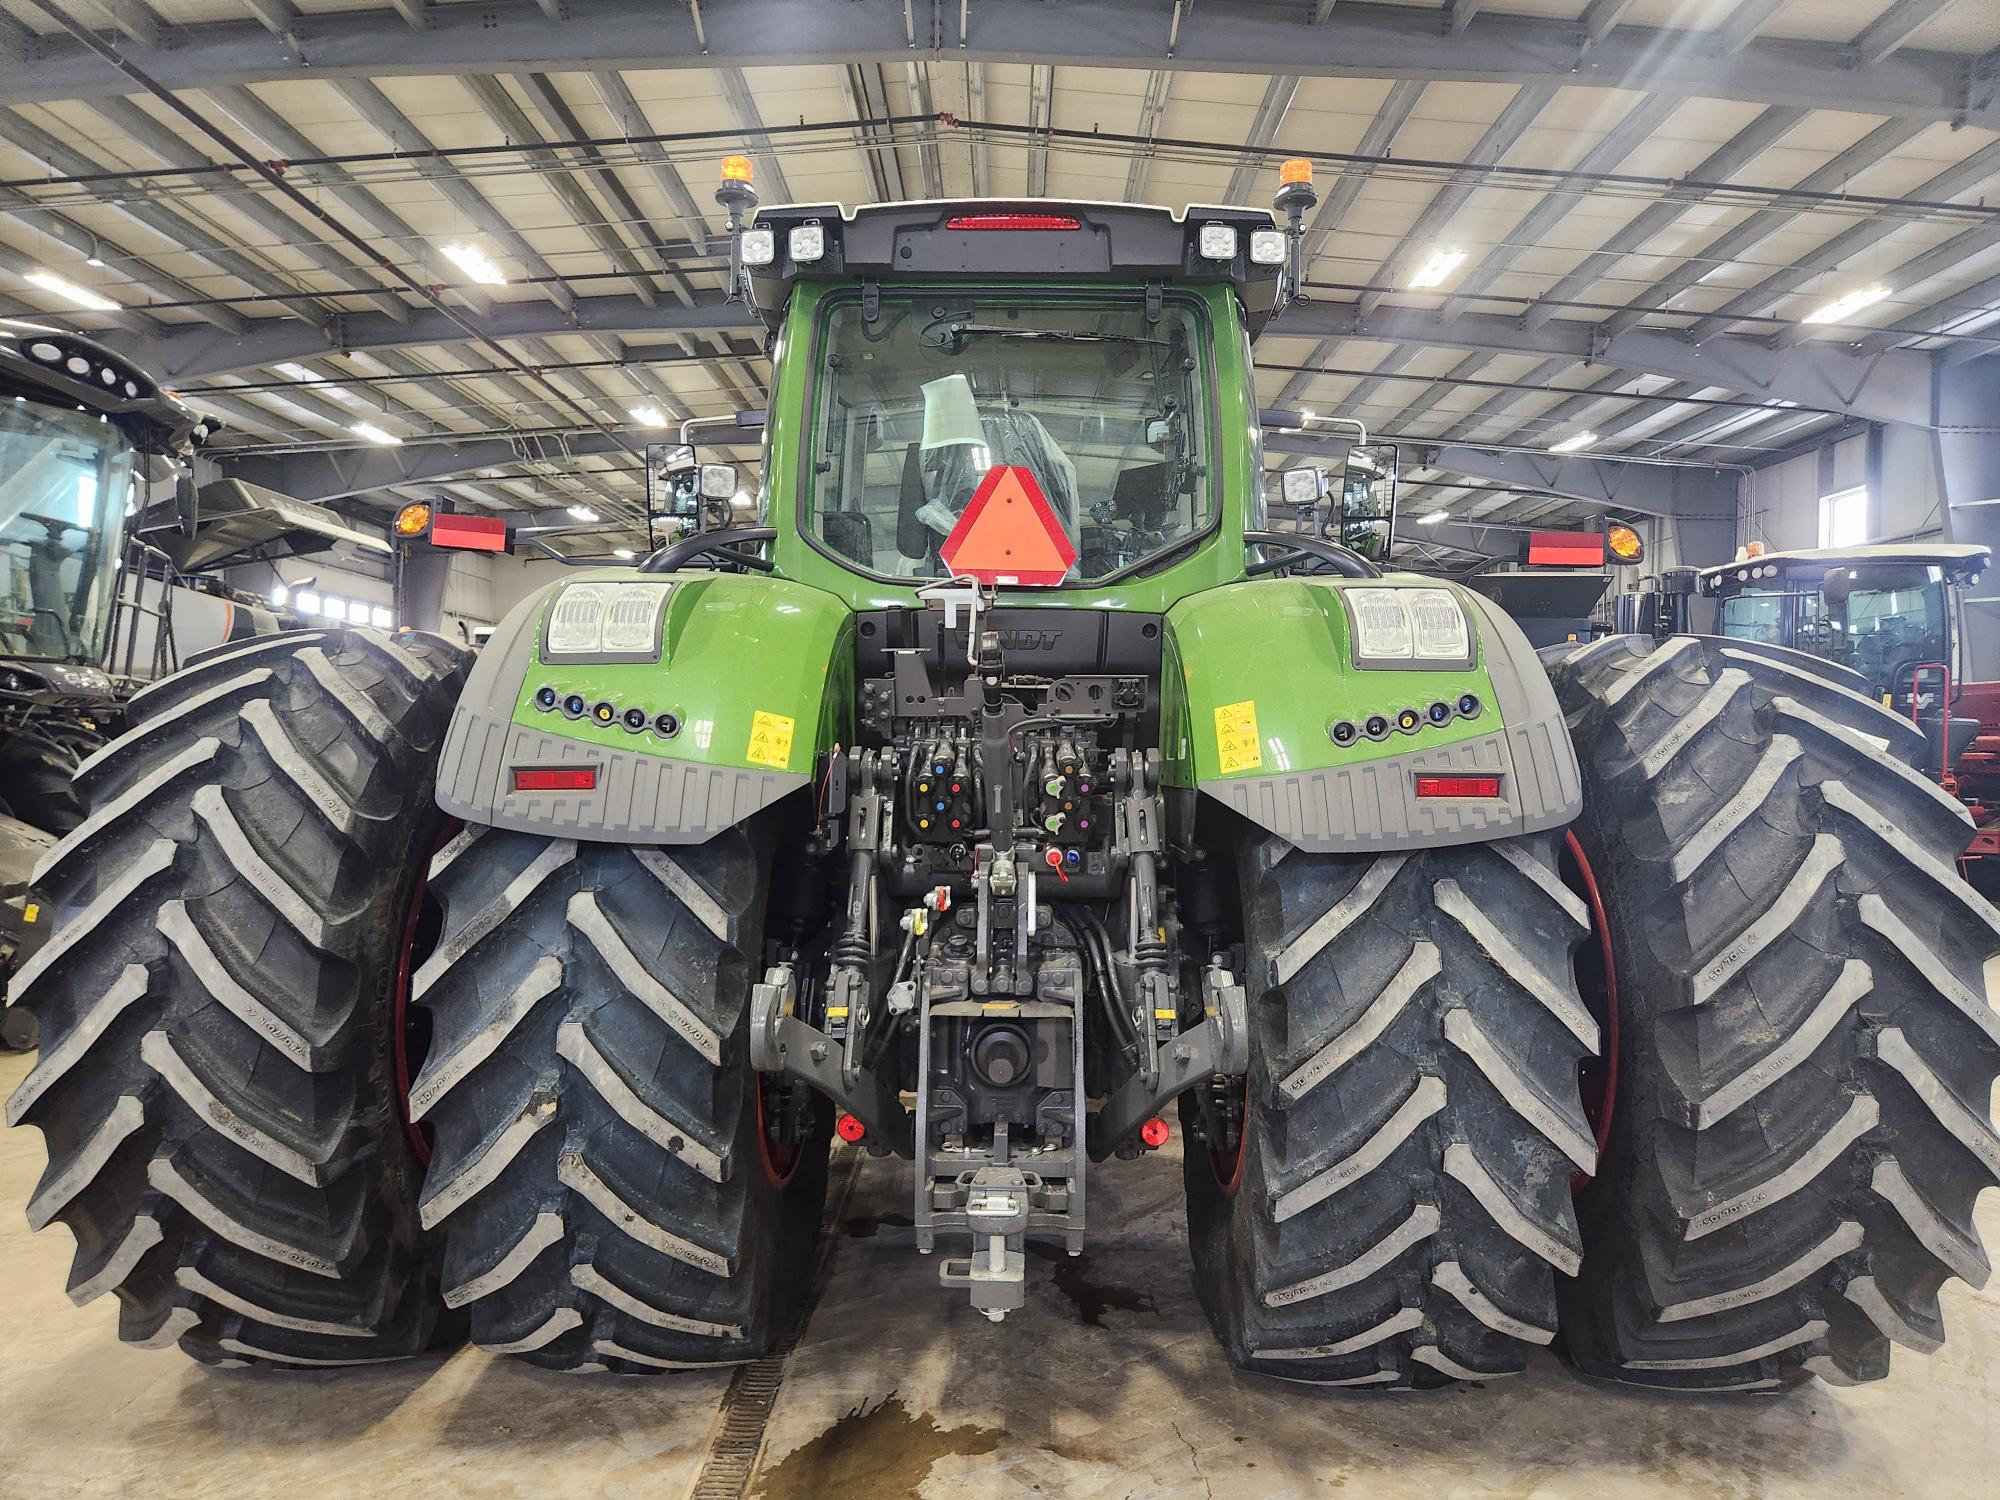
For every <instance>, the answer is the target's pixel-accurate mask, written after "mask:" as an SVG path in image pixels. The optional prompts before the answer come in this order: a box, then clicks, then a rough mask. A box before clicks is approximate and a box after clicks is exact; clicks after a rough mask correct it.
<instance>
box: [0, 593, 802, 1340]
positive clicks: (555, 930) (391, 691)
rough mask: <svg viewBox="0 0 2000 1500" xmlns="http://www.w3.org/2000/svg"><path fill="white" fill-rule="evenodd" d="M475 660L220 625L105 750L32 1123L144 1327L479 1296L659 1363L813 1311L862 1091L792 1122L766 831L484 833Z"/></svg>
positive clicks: (96, 1283)
mask: <svg viewBox="0 0 2000 1500" xmlns="http://www.w3.org/2000/svg"><path fill="white" fill-rule="evenodd" d="M466 665H467V658H466V656H465V655H464V653H462V652H460V651H459V650H457V649H456V648H455V647H452V646H451V645H449V644H448V643H446V642H444V641H442V640H439V639H437V638H435V637H430V636H423V635H415V634H410V633H404V634H401V635H397V636H394V637H388V636H384V635H381V634H378V633H375V632H372V631H337V632H305V633H298V634H287V635H282V636H276V637H269V638H266V639H263V640H260V641H257V642H254V643H251V644H249V645H245V646H240V647H230V648H225V649H224V650H222V651H220V652H217V653H214V654H212V655H211V656H210V657H208V658H207V659H205V660H203V661H202V662H199V663H197V664H195V665H192V666H191V667H190V668H189V669H188V670H186V671H184V672H182V673H180V674H178V675H176V676H174V677H172V678H169V679H167V680H165V681H163V682H162V683H160V684H159V685H158V686H156V687H153V688H150V689H148V690H147V691H146V692H144V693H142V694H141V695H139V697H138V698H136V699H135V700H134V702H133V705H132V721H133V724H134V727H133V729H132V730H131V731H130V733H128V734H127V735H125V736H124V737H123V738H122V739H120V740H118V741H116V742H115V743H114V744H112V745H111V746H110V747H109V748H108V749H106V750H105V751H103V752H102V753H101V754H99V755H97V756H95V757H93V758H92V759H91V761H89V762H87V763H86V764H85V765H84V767H83V769H82V772H81V774H80V776H79V780H78V790H79V791H80V792H81V793H82V794H83V796H84V798H85V799H86V801H87V803H88V806H89V815H88V817H87V818H86V819H85V820H84V821H83V822H82V824H81V825H80V826H79V827H78V828H77V829H76V830H75V831H74V832H72V833H71V834H70V835H69V836H68V837H67V838H66V839H65V840H64V841H63V842H62V843H61V844H60V845H59V846H57V848H56V849H55V850H54V851H52V853H51V855H50V856H49V858H48V860H46V861H45V862H44V866H43V871H42V874H41V877H40V879H39V881H38V885H39V888H40V890H41V891H42V892H43V894H44V895H45V897H46V904H47V905H48V906H49V908H50V909H51V912H52V915H53V918H54V921H55V923H56V924H57V928H56V932H55V934H54V936H53V937H52V938H51V939H50V940H49V942H48V943H47V945H46V946H45V947H44V948H43V949H42V950H41V951H40V953H38V954H37V955H36V956H35V957H34V958H33V959H32V960H31V961H30V962H29V963H28V964H27V965H26V966H24V968H23V969H22V970H21V971H20V973H19V974H17V975H16V977H15V981H14V985H13V987H12V990H11V992H10V999H11V1000H12V1002H13V1003H15V1004H16V1005H18V1006H20V1007H21V1008H22V1013H23V1014H24V1015H26V1016H32V1018H33V1019H34V1020H35V1021H36V1022H38V1023H39V1025H40V1027H41V1030H42V1036H43V1038H44V1041H45V1044H44V1046H43V1049H42V1053H41V1056H40V1058H39V1060H38V1061H37V1063H36V1065H35V1067H34V1069H33V1070H32V1071H31V1072H30V1073H29V1074H28V1076H27V1078H26V1079H25V1080H24V1081H23V1082H22V1084H21V1085H20V1086H19V1088H18V1089H17V1090H16V1091H15V1093H14V1095H13V1097H12V1098H11V1099H10V1100H9V1102H8V1106H7V1116H8V1120H9V1122H10V1123H17V1124H21V1123H25V1124H32V1125H35V1126H37V1127H38V1128H39V1129H40V1130H41V1132H42V1134H43V1137H44V1139H45V1142H46V1144H47V1147H48V1153H49V1165H48V1169H47V1170H46V1171H45V1172H44V1173H43V1175H42V1178H41V1181H40V1183H39V1184H38V1185H37V1187H36V1189H35V1192H34V1195H33V1197H32V1199H31V1200H30V1203H29V1209H28V1215H29V1221H30V1223H31V1225H33V1227H35V1228H41V1227H43V1226H44V1225H47V1224H49V1223H53V1222H61V1223H64V1224H66V1225H67V1226H68V1227H69V1228H70V1230H71V1231H72V1233H73V1234H74V1235H75V1237H76V1241H77V1252H76V1257H75V1262H74V1268H73V1270H72V1272H71V1276H70V1283H69V1292H70V1296H71V1297H72V1299H73V1300H75V1301H77V1302H79V1303H83V1302H88V1301H91V1300H92V1299H94V1298H96V1297H98V1296H101V1295H103V1294H105V1293H107V1292H108V1293H112V1294H114V1295H115V1296H116V1297H117V1298H118V1300H119V1301H120V1303H121V1304H122V1312H121V1316H120V1323H119V1333H120V1336H121V1337H122V1338H124V1339H125V1340H127V1341H128V1342H133V1343H138V1344H144V1345H149V1346H156V1345H161V1344H167V1343H176V1342H177V1343H178V1344H179V1345H180V1347H181V1348H182V1349H184V1350H185V1351H186V1352H187V1353H189V1354H190V1355H192V1356H194V1357H195V1358H197V1359H200V1360H203V1361H206V1362H210V1363H218V1364H245V1363H247V1364H268V1365H280V1366H307V1367H317V1366H326V1365H345V1364H362V1363H370V1362H374V1361H378V1360H385V1359H394V1358H398V1357H401V1356H406V1355H411V1354H417V1353H421V1352H423V1351H425V1350H426V1349H430V1348H435V1347H440V1346H449V1345H452V1344H455V1343H456V1342H458V1341H459V1340H460V1339H461V1338H462V1337H463V1336H464V1333H465V1330H466V1328H467V1326H468V1324H469V1326H470V1329H471V1332H472V1335H473V1337H474V1338H475V1339H476V1340H477V1341H478V1342H480V1343H482V1344H484V1345H486V1346H488V1347H491V1348H495V1349H502V1350H506V1351H508V1352H513V1353H519V1354H522V1355H524V1356H526V1357H528V1358H530V1359H533V1360H534V1361H535V1362H537V1363H540V1364H544V1365H550V1366H555V1367H558V1368H584V1367H610V1368H615V1369H619V1370H630V1371H640V1370H652V1369H665V1368H676V1367H680V1366H683V1365H711V1364H727V1363H732V1362H740V1361H742V1360H746V1359H751V1358H755V1357H757V1356H759V1355H761V1354H764V1353H766V1352H768V1351H769V1350H770V1349H772V1348H773V1347H774V1346H775V1345H776V1344H777V1343H778V1342H779V1340H780V1338H781V1337H782V1335H783V1333H784V1331H785V1330H786V1328H787V1327H788V1324H789V1317H790V1314H791V1312H792V1310H793V1309H794V1308H795V1307H796V1305H797V1303H798V1300H799V1298H800V1296H801V1295H802V1294H803V1291H804V1289H805V1287H806V1284H807V1281H808V1276H807V1266H806V1261H807V1259H808V1258H809V1256H810V1254H811V1249H812V1245H813V1243H814V1240H815V1238H816V1236H817V1231H818V1227H819V1213H820V1204H821V1200H822V1198H823V1196H824V1193H825V1185H826V1149H825V1148H826V1141H827V1134H828V1132H827V1129H826V1126H827V1123H828V1117H827V1113H826V1111H824V1110H821V1111H818V1112H817V1113H810V1114H806V1115H801V1114H800V1113H799V1111H797V1110H796V1109H794V1110H790V1111H788V1112H787V1113H786V1115H785V1117H784V1118H785V1119H786V1120H790V1121H792V1122H793V1123H792V1126H791V1128H789V1129H788V1130H786V1131H785V1133H784V1135H783V1138H782V1139H772V1138H771V1133H775V1132H777V1131H778V1130H780V1129H781V1128H782V1127H781V1126H780V1125H777V1124H774V1123H773V1122H772V1121H769V1120H767V1119H766V1113H767V1112H766V1111H764V1110H763V1109H761V1107H760V1104H761V1099H762V1095H761V1094H760V1093H759V1090H758V1086H757V1084H756V1082H755V1078H756V1075H754V1074H753V1073H752V1072H751V1071H750V1069H749V1066H748V1043H747V1036H748V1031H747V1025H748V1022H747V1015H748V1001H749V991H750V983H751V981H752V979H753V978H755V977H756V976H757V975H758V974H759V973H761V962H762V959H763V929H764V917H765V899H766V890H767V887H768V885H769V879H768V876H769V870H770V865H771V859H770V853H769V845H768V841H767V840H765V839H763V838H762V837H759V836H757V835H754V834H753V833H752V832H750V831H746V830H737V831H733V832H730V833H728V834H725V835H723V836H721V837H719V838H717V839H715V840H713V841H711V842H710V843H708V844H706V845H703V846H702V847H700V848H698V849H692V850H679V851H671V852H670V851H665V850H657V849H632V848H624V847H618V846H607V845H578V844H576V843H574V842H571V841H568V840H550V839H544V838H538V837H534V836H529V835H524V834H513V833H501V832H497V831H493V830H487V829H467V830H459V831H457V832H456V833H455V834H454V832H453V829H452V826H451V825H450V824H449V822H448V820H447V819H446V818H445V817H444V815H443V814H442V813H440V812H439V811H438V809H437V806H436V801H435V795H434V788H435V781H436V774H437V759H438V754H439V749H440V746H441V745H442V743H443V740H444V736H445V730H446V727H447V725H448V724H449V721H450V717H451V712H452V708H453V705H454V704H455V703H456V701H457V699H458V695H459V693H460V691H461V690H462V688H463V686H464V678H465V671H466ZM434 851H435V858H433V853H434ZM427 871H429V872H433V875H434V878H432V879H431V881H430V884H429V887H428V889H427V887H426V874H427ZM413 946H414V948H415V949H418V950H421V949H423V948H426V947H428V948H429V949H430V950H431V951H430V957H429V960H428V962H426V963H425V964H424V965H423V967H422V968H420V969H418V970H417V972H416V973H415V975H414V976H412V973H411V967H412V960H413V958H414V957H416V956H417V955H416V953H415V952H414V951H413ZM412 991H414V996H415V999H414V1004H413V1003H412ZM412 1115H414V1116H415V1118H414V1120H412V1118H411V1116H412Z"/></svg>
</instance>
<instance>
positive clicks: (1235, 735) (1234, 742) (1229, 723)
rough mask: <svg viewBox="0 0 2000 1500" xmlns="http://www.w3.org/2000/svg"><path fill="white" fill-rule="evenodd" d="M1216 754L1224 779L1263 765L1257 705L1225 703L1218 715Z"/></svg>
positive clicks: (1216, 721) (1253, 702) (1248, 700)
mask: <svg viewBox="0 0 2000 1500" xmlns="http://www.w3.org/2000/svg"><path fill="white" fill-rule="evenodd" d="M1215 754H1216V759H1217V761H1218V762H1219V763H1220V766H1221V770H1222V774H1223V775H1224V776H1229V775H1233V774H1234V773H1235V772H1237V771H1254V770H1256V769H1257V768H1258V767H1259V766H1261V765H1263V764H1264V751H1263V747H1262V746H1261V745H1260V744H1259V742H1258V739H1257V703H1256V700H1255V699H1246V700H1244V701H1243V702H1241V703H1225V704H1223V705H1222V706H1221V707H1220V708H1218V709H1216V711H1215Z"/></svg>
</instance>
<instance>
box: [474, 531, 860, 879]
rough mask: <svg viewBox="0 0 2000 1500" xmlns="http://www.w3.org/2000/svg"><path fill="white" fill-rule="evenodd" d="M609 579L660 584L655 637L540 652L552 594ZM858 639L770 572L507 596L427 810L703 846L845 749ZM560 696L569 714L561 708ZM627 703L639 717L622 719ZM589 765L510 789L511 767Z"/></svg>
mask: <svg viewBox="0 0 2000 1500" xmlns="http://www.w3.org/2000/svg"><path fill="white" fill-rule="evenodd" d="M603 583H611V584H620V585H623V584H649V585H658V584H670V585H671V592H669V593H668V595H667V597H666V600H665V605H664V608H663V610H662V611H661V616H660V620H659V625H658V631H659V638H658V640H657V642H656V643H655V645H654V647H653V648H651V649H648V650H643V651H628V652H624V653H622V655H623V656H624V657H626V658H628V659H624V660H604V659H601V658H600V659H594V660H587V661H581V662H579V661H574V660H560V661H545V660H544V647H545V642H546V639H547V633H546V632H547V623H548V616H549V611H550V610H551V608H553V606H554V604H555V601H556V598H557V596H558V595H559V594H560V593H561V592H562V591H563V590H564V589H567V588H574V587H577V586H579V585H589V584H603ZM853 638H854V617H853V615H852V613H851V612H850V611H849V610H848V608H847V606H846V605H845V604H844V603H842V602H841V601H840V600H838V599H836V598H834V597H833V596H832V595H830V594H827V593H824V592H822V591H820V590H818V589H814V588H809V587H807V586H806V585H804V584H799V583H792V582H789V581H787V580H785V579H781V578H770V577H762V576H758V575H755V574H749V575H739V574H732V573H717V572H712V571H708V570H704V569H690V570H686V571H683V572H678V573H659V574H640V573H637V572H635V571H634V570H632V569H630V568H616V569H612V568H605V569H592V570H590V571H587V572H579V573H577V574H576V575H575V576H574V577H572V578H567V579H564V580H563V581H562V582H560V583H556V584H551V585H550V586H549V587H547V588H545V589H543V590H541V591H540V592H538V593H536V594H533V595H530V596H529V597H528V598H527V599H524V600H523V601H522V602H521V603H520V604H518V605H516V606H515V607H514V608H513V609H512V610H510V611H509V612H508V614H507V617H506V619H504V620H503V621H501V623H500V625H499V626H498V628H496V629H495V630H494V632H493V638H492V639H491V640H490V641H489V642H488V643H487V644H486V646H485V648H484V649H483V650H482V651H481V652H480V656H479V660H478V662H477V663H476V664H475V666H474V667H473V670H472V674H471V677H470V678H469V679H468V681H467V682H466V687H465V692H464V694H463V696H462V697H461V698H460V699H459V704H458V708H457V711H456V712H455V713H454V714H453V716H452V722H451V729H450V732H449V735H448V736H447V738H446V740H445V748H444V755H443V758H442V763H441V764H440V766H439V770H438V805H439V806H440V807H442V808H444V810H445V811H446V812H449V813H452V814H454V815H456V816H458V817H461V818H464V819H465V820H466V821H468V822H473V823H485V824H490V825H493V826H495V827H499V828H521V829H533V830H537V831H540V832H545V833H552V834H561V835H564V836H567V837H572V838H581V839H598V840H606V841H612V842H621V843H645V844H693V843H700V842H701V841H702V840H704V839H706V838H708V837H710V836H711V835H713V834H715V833H717V832H719V831H720V830H722V829H724V828H728V827H731V826H733V825H735V824H737V823H741V822H742V821H743V820H744V819H745V818H747V817H749V816H750V815H751V814H753V813H755V812H757V811H758V810H759V809H761V808H764V807H768V806H769V805H770V804H772V803H773V802H776V801H777V800H779V799H780V798H781V797H784V796H786V795H788V794H789V793H791V792H794V791H796V790H798V789H799V788H801V787H804V786H807V785H809V784H810V783H811V781H812V778H813V776H814V774H815V770H816V767H817V766H818V765H819V764H820V757H821V755H822V753H823V752H825V751H827V750H829V749H831V748H832V746H834V745H835V744H843V743H848V742H851V740H852V737H853V727H852V726H853V711H854V639H853ZM634 656H656V657H657V659H654V660H632V659H629V658H631V657H634ZM544 690H549V691H544ZM551 698H552V699H553V706H550V699H551ZM572 699H578V700H581V703H582V705H583V708H584V712H583V715H582V716H581V717H573V716H571V714H570V713H568V712H567V711H566V709H565V708H564V706H563V705H564V704H565V703H566V702H568V701H570V700H572ZM629 710H637V711H639V714H640V716H641V717H642V718H643V725H642V727H639V728H636V729H634V728H628V727H626V725H625V723H624V719H625V717H626V715H627V712H628V711H629ZM663 716H666V717H664V718H663ZM585 768H588V769H589V770H591V771H592V772H594V783H595V784H594V786H592V787H591V788H589V789H588V790H582V789H577V790H546V791H545V790H521V791H517V790H516V789H515V773H516V772H517V771H519V770H523V769H527V770H552V769H553V770H582V769H585Z"/></svg>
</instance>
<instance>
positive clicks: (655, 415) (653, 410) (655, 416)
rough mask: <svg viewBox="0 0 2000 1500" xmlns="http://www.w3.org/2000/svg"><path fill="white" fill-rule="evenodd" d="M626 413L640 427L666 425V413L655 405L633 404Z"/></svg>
mask: <svg viewBox="0 0 2000 1500" xmlns="http://www.w3.org/2000/svg"><path fill="white" fill-rule="evenodd" d="M626 415H627V416H628V417H630V418H631V419H632V420H633V421H634V422H636V423H638V424H639V426H641V427H664V426H666V425H667V415H666V413H665V412H663V411H661V410H660V409H659V407H657V406H635V407H633V408H632V409H631V410H630V411H628V412H627V413H626Z"/></svg>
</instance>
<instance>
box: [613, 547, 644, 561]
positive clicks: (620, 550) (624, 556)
mask: <svg viewBox="0 0 2000 1500" xmlns="http://www.w3.org/2000/svg"><path fill="white" fill-rule="evenodd" d="M611 555H612V556H613V557H615V558H618V559H619V560H620V561H621V562H630V561H631V560H632V559H633V558H635V557H637V556H638V555H639V554H638V553H636V552H634V551H633V550H632V549H631V548H630V547H613V548H612V549H611Z"/></svg>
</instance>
